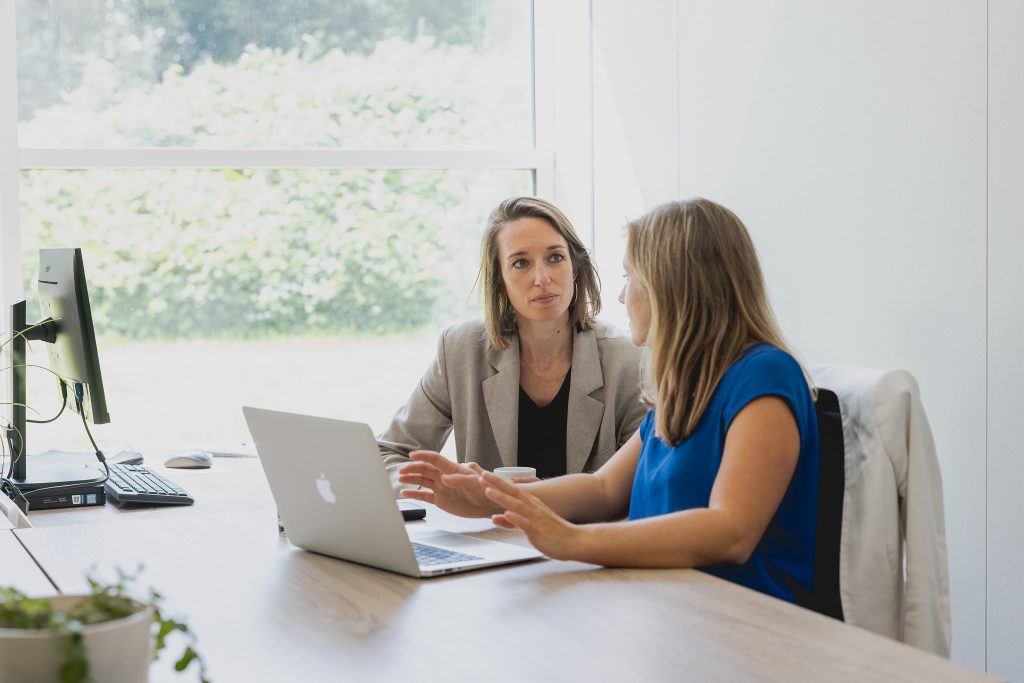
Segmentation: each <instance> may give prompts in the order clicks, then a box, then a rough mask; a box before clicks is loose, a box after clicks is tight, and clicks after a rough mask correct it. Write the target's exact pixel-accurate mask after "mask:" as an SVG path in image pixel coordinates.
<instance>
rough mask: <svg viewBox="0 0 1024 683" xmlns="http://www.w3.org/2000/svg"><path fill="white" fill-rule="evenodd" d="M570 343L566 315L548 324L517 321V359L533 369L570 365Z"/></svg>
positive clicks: (570, 337) (569, 329)
mask: <svg viewBox="0 0 1024 683" xmlns="http://www.w3.org/2000/svg"><path fill="white" fill-rule="evenodd" d="M572 342H573V334H572V325H571V324H570V322H569V315H568V314H566V315H564V316H563V317H561V318H559V319H558V320H552V321H549V322H542V323H538V322H533V321H530V320H520V321H519V357H520V359H521V360H522V361H523V362H524V363H526V364H527V365H529V366H531V367H533V368H536V369H544V368H550V367H552V366H555V365H565V364H566V363H568V364H570V365H571V364H572Z"/></svg>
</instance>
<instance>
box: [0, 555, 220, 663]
mask: <svg viewBox="0 0 1024 683" xmlns="http://www.w3.org/2000/svg"><path fill="white" fill-rule="evenodd" d="M117 576H118V578H117V581H115V582H113V583H105V582H103V581H100V580H98V579H96V578H94V577H92V576H88V577H87V581H88V582H89V595H88V596H86V597H85V599H84V600H82V601H81V602H79V603H78V604H76V605H75V607H74V608H73V609H72V610H70V611H67V612H64V611H60V610H57V609H55V608H54V606H53V604H52V603H51V602H50V601H49V600H47V599H45V598H29V597H27V596H25V595H24V594H23V593H21V592H20V591H18V590H16V589H14V588H11V587H6V588H0V628H16V629H33V630H45V631H50V632H51V633H54V634H55V635H65V636H67V640H66V643H65V645H64V647H63V651H62V658H63V659H62V663H61V667H60V679H61V681H62V683H81V682H82V681H85V680H87V678H88V676H89V662H88V660H87V659H86V656H85V646H84V643H83V640H82V636H83V633H84V629H85V627H86V626H87V625H89V624H99V623H103V622H106V621H113V620H115V619H122V618H124V617H127V616H131V615H132V614H135V613H136V612H138V611H139V609H141V607H142V603H140V602H138V601H137V600H135V599H134V598H132V597H131V595H130V594H129V591H130V587H131V584H132V582H133V581H134V580H135V579H136V577H137V574H136V575H129V574H126V573H124V572H123V571H122V570H120V569H118V571H117ZM146 604H148V605H149V606H150V607H151V608H152V609H153V625H152V627H151V633H152V634H153V639H154V644H153V659H157V658H158V657H159V656H160V653H161V652H162V651H163V650H164V649H165V648H166V646H167V637H168V636H169V635H170V634H171V633H174V632H179V633H181V634H182V635H184V636H185V637H186V639H187V642H186V645H185V649H184V651H183V653H182V655H181V657H180V658H179V659H178V661H177V662H175V665H174V668H175V670H177V671H183V670H185V669H186V668H187V667H188V666H189V665H190V664H191V663H192V662H196V664H197V666H198V667H199V677H200V680H201V681H203V683H209V679H208V678H207V677H206V666H205V664H204V662H203V660H202V657H201V656H200V655H199V653H198V652H197V651H196V649H195V646H196V637H195V634H194V633H192V631H190V630H189V627H188V624H186V623H184V622H181V621H176V620H174V619H170V618H168V617H166V616H164V614H163V612H162V609H161V606H162V597H161V596H160V594H159V593H157V592H156V591H154V590H152V589H150V591H149V597H148V599H147V601H146Z"/></svg>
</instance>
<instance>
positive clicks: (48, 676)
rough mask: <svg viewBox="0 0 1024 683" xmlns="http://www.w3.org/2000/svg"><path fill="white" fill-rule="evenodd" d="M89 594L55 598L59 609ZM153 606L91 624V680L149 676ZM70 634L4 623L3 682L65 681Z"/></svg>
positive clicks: (87, 635) (0, 631) (0, 646)
mask: <svg viewBox="0 0 1024 683" xmlns="http://www.w3.org/2000/svg"><path fill="white" fill-rule="evenodd" d="M83 599H84V598H83V597H81V596H76V595H67V596H58V597H55V598H50V601H51V602H52V603H53V606H54V608H55V609H57V610H61V611H63V610H67V609H70V608H72V607H73V606H74V605H75V604H76V603H78V602H81V601H82V600H83ZM152 622H153V609H152V608H151V607H149V606H148V605H141V604H140V605H139V611H138V612H136V613H135V614H131V615H129V616H127V617H122V618H120V619H114V620H113V621H104V622H101V623H98V624H90V625H88V626H86V627H85V631H84V636H83V642H84V644H85V656H86V659H87V660H88V662H89V675H88V677H87V679H86V680H88V681H95V682H96V683H105V682H106V681H117V682H118V683H146V681H148V680H149V663H150V659H151V650H152V639H151V637H150V624H151V623H152ZM66 640H67V637H66V636H56V635H53V634H52V633H49V632H47V631H30V630H26V629H19V628H0V683H51V681H52V682H53V683H60V674H59V671H60V666H61V663H62V660H63V656H64V655H63V651H64V647H65V645H66V644H67V643H66Z"/></svg>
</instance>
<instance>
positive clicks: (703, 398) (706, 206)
mask: <svg viewBox="0 0 1024 683" xmlns="http://www.w3.org/2000/svg"><path fill="white" fill-rule="evenodd" d="M627 234H628V237H627V247H626V249H627V256H626V258H627V260H628V262H629V264H630V267H631V268H632V270H633V272H634V274H635V276H636V277H637V278H638V279H639V280H640V283H641V284H642V285H643V287H644V288H646V290H647V295H648V298H649V300H650V305H651V318H650V326H649V328H648V333H647V345H648V346H649V347H650V360H649V367H648V374H649V377H648V378H647V382H646V386H645V391H644V400H645V401H646V402H647V403H648V404H649V405H653V406H654V408H655V415H656V421H655V433H656V434H657V435H658V436H659V437H661V438H662V439H663V440H665V441H666V442H668V443H669V444H670V445H673V446H674V445H676V444H678V443H679V442H680V441H681V440H683V439H684V438H686V437H689V436H690V435H692V434H693V432H694V430H696V428H697V425H698V424H699V423H700V420H701V418H702V417H703V416H704V412H705V411H706V410H707V408H708V405H709V404H710V402H711V397H712V395H713V394H714V392H715V388H716V387H717V386H718V383H719V382H720V381H721V379H722V377H723V376H724V375H725V372H726V370H728V369H729V367H730V366H731V365H732V364H733V363H735V362H736V361H737V360H739V359H740V357H741V356H742V355H743V351H744V349H746V348H747V347H748V346H749V345H751V344H753V343H758V342H767V343H769V344H772V345H774V346H776V347H778V348H780V349H786V345H785V343H784V342H783V339H782V334H781V333H780V332H779V328H778V324H777V323H776V321H775V316H774V314H773V313H772V310H771V305H770V304H769V302H768V294H767V291H766V289H765V285H764V277H763V275H762V273H761V265H760V263H759V262H758V258H757V251H756V250H755V248H754V243H753V242H752V241H751V239H750V235H749V234H748V233H747V229H746V228H745V227H744V225H743V223H742V221H740V219H739V218H737V217H736V215H735V214H734V213H733V212H732V211H730V210H729V209H727V208H725V207H724V206H721V205H719V204H716V203H714V202H712V201H709V200H707V199H702V198H699V197H698V198H696V199H691V200H687V201H681V202H670V203H668V204H663V205H661V206H659V207H657V208H655V209H654V210H652V211H651V212H649V213H648V214H646V215H644V216H642V217H640V218H638V219H637V220H635V221H632V222H631V223H629V225H628V226H627Z"/></svg>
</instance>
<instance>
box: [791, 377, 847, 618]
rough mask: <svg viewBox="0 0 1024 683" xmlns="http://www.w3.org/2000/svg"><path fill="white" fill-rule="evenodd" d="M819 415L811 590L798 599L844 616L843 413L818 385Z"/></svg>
mask: <svg viewBox="0 0 1024 683" xmlns="http://www.w3.org/2000/svg"><path fill="white" fill-rule="evenodd" d="M814 409H815V412H816V413H817V416H818V440H819V445H820V452H821V460H820V471H819V474H818V520H817V521H818V523H817V529H816V531H815V539H816V540H815V548H814V593H813V595H810V596H804V600H800V599H799V597H798V600H797V601H798V602H800V603H801V604H802V605H803V606H804V607H807V608H809V609H813V610H814V611H815V612H819V613H821V614H824V615H826V616H829V617H833V618H835V619H839V620H840V621H842V620H843V603H842V599H841V597H840V594H839V545H840V540H841V538H842V530H843V491H844V490H845V486H846V474H845V450H844V448H843V416H842V413H840V411H839V397H838V396H836V394H835V392H833V391H830V390H828V389H821V388H819V389H818V400H817V401H816V402H815V404H814Z"/></svg>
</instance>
